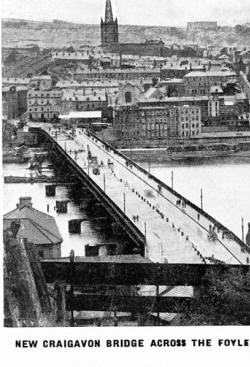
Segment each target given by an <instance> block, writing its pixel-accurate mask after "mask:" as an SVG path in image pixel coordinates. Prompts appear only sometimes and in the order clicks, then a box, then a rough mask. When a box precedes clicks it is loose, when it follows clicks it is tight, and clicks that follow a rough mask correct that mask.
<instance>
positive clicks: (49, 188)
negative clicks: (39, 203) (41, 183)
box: [45, 185, 56, 197]
mask: <svg viewBox="0 0 250 367" xmlns="http://www.w3.org/2000/svg"><path fill="white" fill-rule="evenodd" d="M45 193H46V196H48V197H52V196H55V195H56V185H46V186H45Z"/></svg>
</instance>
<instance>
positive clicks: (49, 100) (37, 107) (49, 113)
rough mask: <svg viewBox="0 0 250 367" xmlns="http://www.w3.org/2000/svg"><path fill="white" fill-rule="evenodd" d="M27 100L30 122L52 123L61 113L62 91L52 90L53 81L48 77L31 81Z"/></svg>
mask: <svg viewBox="0 0 250 367" xmlns="http://www.w3.org/2000/svg"><path fill="white" fill-rule="evenodd" d="M30 87H31V88H32V89H30V90H29V92H28V98H27V112H28V116H29V119H30V120H33V121H39V120H40V121H51V120H53V119H56V118H57V117H58V115H59V113H60V104H59V102H60V101H61V96H62V91H61V90H59V89H53V88H52V80H51V77H50V76H48V75H42V76H37V77H34V78H32V79H31V81H30Z"/></svg>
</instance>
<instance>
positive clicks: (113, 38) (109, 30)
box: [101, 0, 118, 46]
mask: <svg viewBox="0 0 250 367" xmlns="http://www.w3.org/2000/svg"><path fill="white" fill-rule="evenodd" d="M101 42H102V46H106V45H109V44H112V43H118V21H117V18H115V20H114V19H113V12H112V5H111V1H110V0H106V10H105V20H104V21H103V19H102V18H101Z"/></svg>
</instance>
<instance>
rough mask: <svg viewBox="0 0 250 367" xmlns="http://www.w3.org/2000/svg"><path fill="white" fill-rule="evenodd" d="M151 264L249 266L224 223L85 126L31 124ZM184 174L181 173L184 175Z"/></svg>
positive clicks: (249, 255)
mask: <svg viewBox="0 0 250 367" xmlns="http://www.w3.org/2000/svg"><path fill="white" fill-rule="evenodd" d="M30 131H33V132H36V133H38V135H39V136H40V138H39V139H40V141H45V140H46V141H47V142H49V143H50V144H51V146H52V149H54V151H55V152H56V155H57V156H58V157H59V158H58V159H59V161H61V162H65V164H67V165H68V167H70V169H71V170H72V171H73V172H74V174H75V175H76V176H77V177H78V179H79V180H80V181H81V182H82V183H83V184H84V185H85V187H87V188H88V189H89V190H90V192H92V193H93V195H94V196H95V197H96V198H97V199H98V200H99V202H100V203H101V204H102V205H103V206H104V207H105V210H107V212H108V213H109V214H110V215H111V216H112V218H114V219H115V220H116V222H117V223H118V224H119V226H120V227H121V228H122V229H123V230H124V231H126V233H127V234H128V236H129V237H130V238H131V240H132V241H133V242H134V243H135V244H136V245H137V246H138V248H139V249H140V251H141V253H142V254H143V255H144V256H145V257H146V258H147V259H149V260H150V261H152V262H154V263H156V262H157V263H168V264H207V265H209V264H232V265H233V264H236V265H244V264H245V265H248V264H249V260H250V249H249V247H248V246H247V245H246V244H245V243H244V242H242V241H241V240H240V239H239V238H238V237H237V236H236V235H235V234H234V233H232V232H231V231H230V230H229V229H228V228H226V227H225V226H223V225H222V224H221V223H219V222H218V221H217V220H216V219H215V218H213V217H211V216H210V215H209V214H208V213H206V212H205V211H204V210H202V209H201V208H199V207H198V206H196V205H194V204H193V203H191V202H190V201H189V200H187V199H186V198H184V197H183V196H182V195H180V194H179V193H177V192H176V191H174V190H173V189H172V188H170V187H169V186H167V185H166V184H165V183H163V182H162V181H160V180H159V179H157V178H156V177H154V176H153V175H151V174H150V173H149V172H147V171H146V170H144V169H143V168H142V167H140V166H139V165H137V164H136V163H135V162H133V161H132V160H130V159H129V158H128V157H126V156H124V155H123V154H121V153H120V152H118V151H117V150H116V149H114V148H113V147H111V146H110V145H109V144H107V143H106V142H104V141H103V140H102V139H100V138H98V137H96V136H95V135H94V134H92V133H90V132H89V131H87V130H85V129H80V128H76V129H74V130H73V129H63V128H53V127H52V126H49V125H45V124H43V125H39V126H37V125H36V126H34V125H33V126H30ZM184 179H185V178H184Z"/></svg>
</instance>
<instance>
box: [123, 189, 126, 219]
mask: <svg viewBox="0 0 250 367" xmlns="http://www.w3.org/2000/svg"><path fill="white" fill-rule="evenodd" d="M123 211H124V214H125V213H126V194H125V192H124V193H123Z"/></svg>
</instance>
